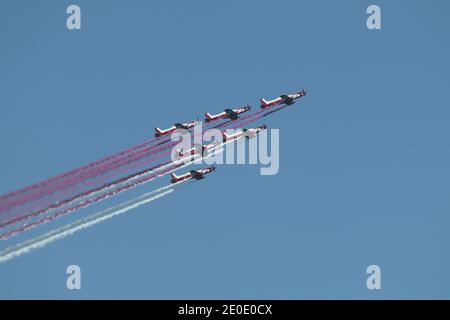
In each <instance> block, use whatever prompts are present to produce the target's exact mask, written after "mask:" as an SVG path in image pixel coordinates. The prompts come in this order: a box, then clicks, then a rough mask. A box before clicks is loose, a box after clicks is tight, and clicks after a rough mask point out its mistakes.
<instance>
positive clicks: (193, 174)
mask: <svg viewBox="0 0 450 320" xmlns="http://www.w3.org/2000/svg"><path fill="white" fill-rule="evenodd" d="M213 171H216V167H214V166H212V167H207V168H204V169H199V170H191V171H189V172H187V173H185V174H183V175H181V176H177V175H176V174H175V173H171V174H170V182H171V183H176V182H180V181H184V180H190V179H197V180H200V179H203V178H204V177H205V175H207V174H208V173H211V172H213Z"/></svg>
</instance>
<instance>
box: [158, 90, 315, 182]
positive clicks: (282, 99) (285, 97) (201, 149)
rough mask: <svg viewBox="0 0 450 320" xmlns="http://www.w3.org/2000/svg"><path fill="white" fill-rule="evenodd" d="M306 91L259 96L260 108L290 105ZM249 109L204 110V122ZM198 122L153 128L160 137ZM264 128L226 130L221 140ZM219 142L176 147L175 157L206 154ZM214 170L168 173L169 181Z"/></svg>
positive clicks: (200, 176) (250, 134) (236, 115)
mask: <svg viewBox="0 0 450 320" xmlns="http://www.w3.org/2000/svg"><path fill="white" fill-rule="evenodd" d="M306 93H307V92H306V91H305V90H301V91H299V92H295V93H292V94H282V95H280V96H279V97H278V98H276V99H273V100H269V101H267V100H266V99H264V98H261V99H260V102H261V109H265V108H269V107H273V106H277V105H282V104H284V105H292V104H294V103H295V102H296V100H297V99H299V98H301V97H304V96H306ZM250 109H251V107H250V106H249V105H247V106H242V107H238V108H233V109H225V110H224V111H223V112H221V113H219V114H216V115H212V114H210V113H209V112H206V113H205V122H207V123H208V122H212V121H217V120H222V119H230V120H236V119H238V118H239V115H240V114H241V113H244V112H248V111H250ZM198 123H199V121H198V120H197V121H192V122H188V123H176V124H174V125H173V126H172V127H170V128H168V129H165V130H161V129H159V128H155V136H156V137H160V136H164V135H169V134H171V133H172V132H174V131H175V130H177V129H189V128H192V127H194V126H195V125H197V124H198ZM266 129H267V125H265V124H264V125H262V126H259V127H255V128H244V129H241V130H239V131H238V132H236V133H233V134H228V133H226V132H222V136H223V142H228V141H232V140H236V139H239V138H242V137H245V138H247V139H250V138H252V137H254V136H256V135H257V134H258V133H259V132H261V131H263V130H266ZM219 144H220V143H219ZM219 144H218V143H217V142H216V143H210V144H196V145H194V147H193V148H191V149H189V150H183V149H181V150H178V149H177V150H176V153H177V157H178V158H183V157H186V156H193V155H195V154H200V155H201V156H202V157H203V156H205V154H207V152H208V150H210V149H212V148H214V147H216V146H218V145H219ZM215 170H216V168H215V167H214V166H212V167H207V168H203V169H198V170H191V171H189V172H186V173H185V174H182V175H180V176H177V175H176V174H175V173H171V174H170V182H171V183H177V182H180V181H184V180H190V179H197V180H200V179H203V178H204V177H205V175H207V174H209V173H211V172H214V171H215Z"/></svg>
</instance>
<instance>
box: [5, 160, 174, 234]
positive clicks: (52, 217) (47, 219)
mask: <svg viewBox="0 0 450 320" xmlns="http://www.w3.org/2000/svg"><path fill="white" fill-rule="evenodd" d="M175 167H176V166H174V167H172V168H169V169H166V170H163V171H161V172H159V173H157V174H154V175H151V176H149V177H145V178H143V179H141V180H139V181H136V182H134V183H132V184H129V185H126V186H124V187H122V188H119V189H116V190H112V191H110V192H107V193H104V194H102V195H100V196H98V197H95V198H91V199H88V200H86V201H83V202H81V203H80V204H77V205H76V206H73V207H69V208H66V209H64V210H62V211H59V212H57V213H54V214H52V215H50V216H47V217H45V218H42V219H40V220H37V221H34V222H31V223H29V224H25V225H22V226H20V227H18V228H16V229H14V230H11V231H8V232H6V233H3V234H0V239H7V238H9V237H12V236H14V235H16V234H18V233H20V232H23V231H26V230H28V229H31V228H33V227H35V226H38V225H41V224H43V223H46V222H50V221H53V220H55V219H57V218H59V217H61V216H63V215H66V214H68V213H70V212H73V211H75V210H78V209H81V208H84V207H86V206H88V205H90V204H94V203H96V202H98V201H100V200H103V199H105V198H108V197H110V196H113V195H115V194H117V193H120V192H123V191H125V190H128V189H130V188H133V187H136V186H138V185H140V184H142V183H144V182H146V181H148V180H151V179H153V178H154V177H156V176H158V175H160V174H164V173H166V172H169V171H170V170H173V169H174V168H175Z"/></svg>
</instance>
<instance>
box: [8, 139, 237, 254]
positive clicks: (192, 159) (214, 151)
mask: <svg viewBox="0 0 450 320" xmlns="http://www.w3.org/2000/svg"><path fill="white" fill-rule="evenodd" d="M242 138H243V137H240V138H238V139H235V140H231V141H227V142H224V143H221V144H218V145H217V146H215V147H214V148H211V150H210V153H209V154H208V155H206V156H205V157H201V156H200V155H198V154H194V155H192V156H190V158H189V157H185V158H183V159H180V160H177V161H172V162H171V163H170V164H167V165H164V166H162V167H159V168H157V169H155V170H158V171H160V170H161V168H163V167H170V166H173V165H174V164H181V163H184V164H183V165H181V166H178V167H176V168H173V169H171V170H169V171H166V172H163V173H159V174H157V175H156V176H155V177H153V178H152V179H149V180H145V181H141V182H139V183H136V184H135V185H132V186H131V187H130V188H127V189H126V190H131V189H134V188H136V187H138V186H139V185H141V184H145V183H149V182H151V181H153V180H155V179H156V178H158V177H162V176H165V175H167V174H169V173H172V172H174V171H176V170H179V169H182V168H185V167H188V166H190V165H191V164H194V163H197V162H201V161H202V160H204V159H207V158H209V157H212V156H213V155H217V154H220V153H222V152H223V151H224V148H223V147H224V146H225V145H227V144H229V143H233V142H235V141H237V140H240V139H242ZM186 158H188V159H186ZM187 160H189V161H187ZM155 170H152V171H150V172H146V173H144V174H141V175H139V176H148V175H149V174H151V173H154V172H155ZM135 178H136V177H133V178H132V179H133V180H134V179H135ZM129 180H131V179H128V180H126V181H129ZM122 183H123V182H120V183H118V184H116V186H117V185H119V184H122ZM110 188H112V186H111V187H108V188H104V189H102V190H99V191H97V192H95V194H98V193H103V192H105V191H106V190H105V189H108V190H109V189H110ZM123 191H125V190H121V191H120V192H117V193H113V194H111V195H108V196H106V197H104V198H102V199H101V200H99V201H102V200H106V199H108V198H110V197H113V196H114V195H116V194H118V193H121V192H123ZM93 197H94V193H92V194H89V195H86V196H83V198H84V199H85V201H88V200H89V199H91V198H93ZM77 201H78V200H77ZM99 201H95V202H92V203H88V204H86V205H84V206H83V208H87V207H89V206H90V205H92V204H94V203H97V202H99ZM74 202H75V200H74V201H73V202H71V203H72V204H73V203H74ZM68 205H69V203H68V204H66V205H64V206H58V207H55V208H51V209H49V210H47V211H46V212H45V213H47V212H48V211H53V210H56V209H61V208H64V207H66V206H68ZM47 222H49V221H43V222H42V223H38V224H29V225H27V226H26V229H24V230H22V231H19V232H15V233H12V234H9V235H7V236H4V234H0V236H3V238H2V239H3V240H7V239H9V238H11V237H13V236H15V235H16V234H18V233H20V232H23V231H25V230H30V229H33V228H35V227H37V226H39V225H43V224H45V223H47ZM0 262H1V261H0Z"/></svg>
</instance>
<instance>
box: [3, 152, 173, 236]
mask: <svg viewBox="0 0 450 320" xmlns="http://www.w3.org/2000/svg"><path fill="white" fill-rule="evenodd" d="M170 163H171V161H166V162H163V163H160V164H158V165H156V166H154V167H151V168H148V169H145V170H143V171H140V172H138V173H134V174H132V175H129V176H126V177H123V178H120V179H118V180H116V181H113V182H110V183H107V184H104V185H102V186H100V187H98V188H95V189H91V190H88V191H85V192H83V193H80V194H77V195H75V196H73V197H71V198H68V199H65V200H63V201H60V202H57V203H54V204H52V205H51V206H49V207H47V208H45V209H41V210H38V211H34V212H31V213H29V214H27V215H24V216H21V217H16V218H13V219H10V220H8V221H4V222H2V223H1V224H0V228H3V227H5V226H8V225H11V224H15V223H18V222H20V221H23V220H27V219H30V218H33V217H36V216H39V215H41V214H43V213H45V212H47V211H49V210H51V209H57V208H59V207H61V206H64V205H66V204H69V203H71V202H73V201H76V200H78V199H81V198H83V197H85V196H88V195H89V194H92V193H96V192H99V191H101V190H103V189H107V188H109V187H111V186H114V185H117V184H119V183H122V182H126V181H127V180H130V179H133V178H135V177H138V176H140V175H142V174H145V173H147V172H150V171H153V170H156V169H158V168H159V167H161V166H164V165H167V164H170ZM177 166H178V165H174V166H171V167H170V170H172V169H174V168H175V167H177ZM164 171H165V170H164ZM162 172H163V171H162ZM158 174H161V172H158Z"/></svg>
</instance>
